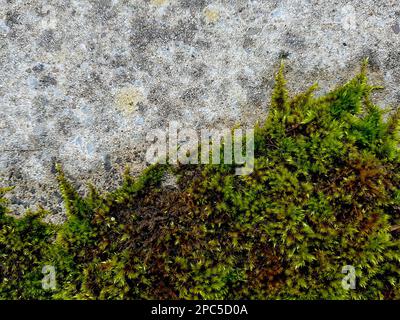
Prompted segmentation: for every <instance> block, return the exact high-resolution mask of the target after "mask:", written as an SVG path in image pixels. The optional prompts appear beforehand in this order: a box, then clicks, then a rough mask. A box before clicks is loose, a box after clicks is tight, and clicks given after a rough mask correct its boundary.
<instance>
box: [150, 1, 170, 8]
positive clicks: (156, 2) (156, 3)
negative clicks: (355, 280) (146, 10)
mask: <svg viewBox="0 0 400 320" xmlns="http://www.w3.org/2000/svg"><path fill="white" fill-rule="evenodd" d="M150 3H151V4H152V5H153V6H158V7H161V6H164V5H166V4H168V0H151V2H150Z"/></svg>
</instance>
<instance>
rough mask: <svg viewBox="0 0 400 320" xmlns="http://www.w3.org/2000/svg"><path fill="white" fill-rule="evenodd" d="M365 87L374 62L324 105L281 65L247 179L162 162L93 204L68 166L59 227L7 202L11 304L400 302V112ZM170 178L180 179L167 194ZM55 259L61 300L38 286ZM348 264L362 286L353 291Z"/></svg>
mask: <svg viewBox="0 0 400 320" xmlns="http://www.w3.org/2000/svg"><path fill="white" fill-rule="evenodd" d="M367 80H368V79H367V74H366V67H365V66H363V68H362V71H361V73H360V74H359V75H357V76H356V77H355V78H354V79H352V80H351V81H349V82H347V83H346V84H344V85H342V86H339V87H338V88H337V89H335V90H334V91H332V92H330V93H328V94H327V95H325V96H323V97H319V98H316V97H314V96H313V92H314V91H315V90H316V88H317V86H316V85H314V86H312V87H311V88H310V89H309V90H307V91H306V92H304V93H301V94H299V95H296V96H294V97H290V96H289V93H288V90H287V89H286V82H285V79H284V69H283V66H282V67H281V69H280V71H279V72H278V74H277V77H276V87H275V89H274V92H273V94H272V102H271V110H270V112H269V115H268V118H267V119H266V120H265V121H264V122H263V123H262V124H260V125H258V126H257V128H256V130H255V164H254V165H255V167H254V172H253V173H252V174H251V175H249V176H236V175H235V166H234V165H207V166H200V165H198V166H194V165H188V166H178V167H169V166H167V165H155V166H152V167H150V168H148V169H147V170H146V171H145V172H144V173H143V174H142V176H140V177H139V178H138V179H134V178H132V177H131V176H129V174H128V173H127V174H126V175H125V178H124V182H123V184H122V186H121V187H120V188H118V189H117V190H115V191H114V192H111V193H106V194H101V193H99V192H98V191H97V190H96V189H95V187H93V186H90V188H89V189H90V192H89V194H88V195H87V196H86V197H82V196H80V195H79V194H78V193H77V192H76V191H75V189H74V187H73V186H72V185H71V184H70V182H69V181H68V180H67V179H66V177H65V175H64V173H63V172H62V170H61V168H60V167H58V179H59V183H60V190H61V193H62V195H63V198H64V202H65V206H66V209H67V216H68V217H67V221H66V222H65V223H64V224H63V225H62V226H61V227H60V228H57V229H55V227H52V226H47V225H45V224H43V223H42V222H40V215H39V214H36V215H35V214H34V215H28V216H26V217H25V218H23V219H21V220H16V219H14V218H11V217H9V216H6V215H5V211H6V208H5V204H4V203H3V200H1V201H0V214H1V215H0V217H1V220H0V223H1V224H2V225H1V226H2V229H1V237H0V249H1V251H0V254H1V255H2V257H5V258H6V259H5V264H4V263H3V267H2V269H1V277H2V278H4V277H7V278H10V279H12V280H11V282H8V283H5V282H2V284H1V285H0V297H1V298H10V297H11V298H21V297H23V298H46V297H50V296H51V297H52V298H56V299H141V298H145V299H149V298H156V299H166V298H170V299H181V298H184V299H244V298H249V299H285V298H286V299H305V298H307V299H398V298H400V291H399V285H400V284H399V279H400V277H399V272H400V268H399V267H400V266H399V261H400V253H399V252H400V251H399V232H398V230H399V227H398V225H399V224H400V216H399V215H400V210H399V208H400V191H399V186H400V171H399V167H400V153H399V148H398V145H399V135H398V132H399V118H400V117H399V111H395V112H394V113H393V114H392V115H389V116H388V117H387V120H384V119H385V117H384V116H385V115H384V112H383V111H382V110H381V109H380V108H378V107H377V106H375V105H374V104H373V103H372V102H371V100H370V94H371V92H372V91H373V90H374V89H375V88H374V87H372V86H371V85H369V84H368V81H367ZM166 172H170V173H173V174H174V175H176V176H177V177H178V178H179V179H178V188H176V189H172V190H168V192H166V191H165V190H164V189H163V188H162V187H161V181H162V178H163V176H164V174H165V173H166ZM1 195H2V194H1ZM7 230H8V231H7ZM10 230H13V231H12V233H10V232H11V231H10ZM54 234H56V238H55V240H54V237H53V238H52V235H54ZM50 239H53V240H52V241H50ZM21 252H24V253H25V255H21ZM13 259H21V260H22V261H23V263H22V264H21V265H20V264H15V262H14V260H13ZM44 264H51V265H54V266H55V268H56V270H57V283H58V287H57V289H56V290H55V291H53V292H51V293H49V292H45V293H43V292H41V291H40V290H38V289H37V281H36V280H37V278H38V274H37V268H38V267H39V266H41V265H44ZM4 265H5V266H6V267H4ZM345 265H352V266H354V267H355V270H356V274H357V287H356V289H355V290H345V289H344V288H343V287H342V285H341V280H342V279H343V277H344V275H343V274H342V273H341V271H342V267H343V266H345ZM20 266H25V267H20ZM17 281H22V283H24V285H21V284H20V283H18V282H17ZM10 283H11V284H10ZM16 292H17V293H16Z"/></svg>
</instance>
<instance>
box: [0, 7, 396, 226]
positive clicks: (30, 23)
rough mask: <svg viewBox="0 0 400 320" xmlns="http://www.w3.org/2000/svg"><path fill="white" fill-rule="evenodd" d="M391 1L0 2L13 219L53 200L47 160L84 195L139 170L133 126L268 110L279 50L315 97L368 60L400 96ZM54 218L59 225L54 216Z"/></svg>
mask: <svg viewBox="0 0 400 320" xmlns="http://www.w3.org/2000/svg"><path fill="white" fill-rule="evenodd" d="M399 13H400V3H399V2H398V1H395V0H384V1H378V0H362V1H361V0H355V1H344V0H334V1H326V0H304V1H293V0H282V1H275V0H252V1H247V0H246V1H245V0H235V1H224V2H220V1H209V0H207V1H206V0H201V1H192V0H190V1H188V0H180V1H179V0H150V1H142V0H141V1H139V0H136V1H134V0H132V1H131V0H129V1H127V0H110V1H108V0H107V1H106V0H90V1H89V0H87V1H80V0H79V1H78V0H54V1H47V0H46V1H45V0H36V1H20V0H17V1H7V0H0V179H1V180H0V185H1V186H7V185H12V186H15V189H14V190H13V191H12V192H11V193H10V194H9V198H10V199H11V201H12V202H13V208H14V209H15V212H16V213H23V212H24V210H25V209H27V208H28V207H32V208H35V206H36V205H37V204H39V203H41V204H43V205H44V206H45V207H46V208H47V209H51V210H53V212H55V213H57V215H55V216H54V217H55V218H54V217H53V218H49V219H50V220H51V221H55V222H57V221H61V220H62V205H61V199H60V195H59V192H58V191H57V183H56V179H55V170H54V165H55V163H56V162H60V163H61V164H62V165H63V167H64V170H65V171H66V173H67V175H68V176H69V177H70V178H71V179H72V180H73V181H74V182H75V183H76V184H77V185H78V187H79V190H80V192H85V190H86V189H85V184H86V182H87V181H91V182H92V183H95V184H96V185H98V186H100V188H102V189H103V190H107V189H111V188H113V187H115V186H116V185H118V183H119V182H120V180H121V174H122V172H123V170H124V169H125V167H126V166H129V167H131V169H132V170H131V171H132V172H133V173H134V174H137V173H139V172H140V171H141V169H143V168H144V167H145V166H146V163H145V161H144V152H145V151H146V147H147V142H146V141H145V136H146V133H147V132H149V131H150V130H152V129H158V128H161V129H166V127H167V126H168V122H169V121H171V120H178V121H180V122H181V123H182V125H184V126H186V127H193V128H196V129H202V128H210V127H217V128H221V127H226V126H233V125H235V124H237V123H241V124H242V125H244V126H252V125H253V124H254V123H255V122H256V121H260V120H261V121H262V120H263V119H264V118H265V117H266V115H267V112H268V101H269V97H270V93H271V90H272V86H273V81H271V79H272V77H273V75H274V72H275V71H276V70H277V68H278V65H279V61H280V59H281V58H285V59H286V60H287V62H286V65H287V78H288V82H289V86H290V87H292V88H293V90H294V91H299V90H303V89H305V88H307V87H308V86H310V85H311V84H312V83H313V82H314V81H315V80H319V82H320V86H321V90H320V91H319V93H323V92H324V91H326V90H328V89H331V88H333V87H334V86H335V85H337V84H339V83H341V82H343V81H346V80H348V79H349V78H350V77H352V76H353V75H354V74H355V73H356V72H357V70H358V69H359V65H360V61H361V60H362V59H363V58H365V57H369V58H370V63H371V68H370V70H371V74H370V75H371V78H372V80H373V81H374V82H375V83H376V84H378V85H384V86H385V88H386V89H385V90H382V91H381V92H379V93H376V94H375V96H374V99H375V101H376V102H377V103H378V104H380V105H382V106H384V105H395V104H397V102H398V98H399V97H400V88H399V86H398V83H399V81H400V62H399V58H400V49H399V48H400V46H399V44H400V38H399V37H400V27H399ZM60 219H61V220H60Z"/></svg>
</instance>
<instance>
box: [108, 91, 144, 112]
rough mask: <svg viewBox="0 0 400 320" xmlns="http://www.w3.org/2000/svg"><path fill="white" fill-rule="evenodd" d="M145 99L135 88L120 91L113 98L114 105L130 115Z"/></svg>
mask: <svg viewBox="0 0 400 320" xmlns="http://www.w3.org/2000/svg"><path fill="white" fill-rule="evenodd" d="M144 100H145V97H144V95H143V92H142V91H141V90H140V89H138V88H135V87H127V88H123V89H121V90H120V91H119V92H118V93H117V94H116V98H115V102H116V105H117V107H118V109H119V110H121V111H122V112H125V113H127V114H131V113H133V112H135V111H136V110H137V105H138V103H140V102H143V101H144Z"/></svg>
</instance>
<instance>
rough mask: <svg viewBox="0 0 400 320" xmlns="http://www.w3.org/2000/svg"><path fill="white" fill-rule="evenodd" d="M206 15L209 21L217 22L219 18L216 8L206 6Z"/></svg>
mask: <svg viewBox="0 0 400 320" xmlns="http://www.w3.org/2000/svg"><path fill="white" fill-rule="evenodd" d="M204 17H205V18H206V21H207V22H217V21H218V19H219V12H218V11H217V10H215V9H210V8H206V9H205V10H204Z"/></svg>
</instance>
